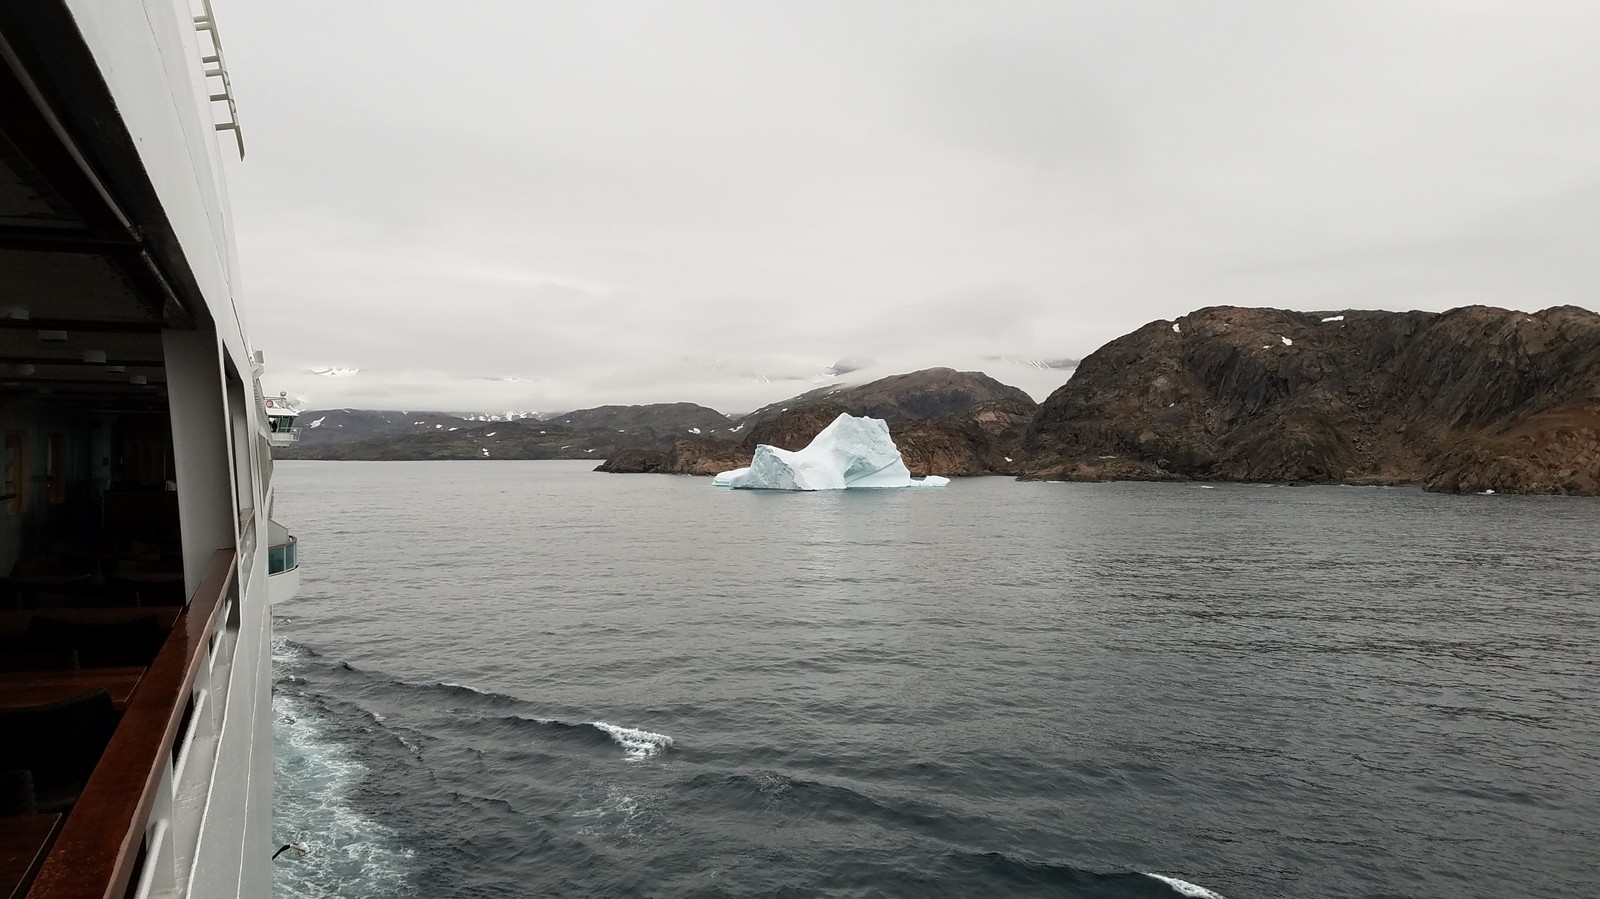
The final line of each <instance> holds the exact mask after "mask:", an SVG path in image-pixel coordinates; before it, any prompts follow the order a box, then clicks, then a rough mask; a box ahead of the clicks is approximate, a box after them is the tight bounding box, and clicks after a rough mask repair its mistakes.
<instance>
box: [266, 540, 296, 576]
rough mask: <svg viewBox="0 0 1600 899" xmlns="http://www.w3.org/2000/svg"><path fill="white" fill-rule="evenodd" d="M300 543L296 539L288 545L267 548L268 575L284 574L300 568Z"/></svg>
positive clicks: (281, 544) (282, 544)
mask: <svg viewBox="0 0 1600 899" xmlns="http://www.w3.org/2000/svg"><path fill="white" fill-rule="evenodd" d="M299 550H300V541H299V540H297V539H295V538H294V537H290V538H289V542H288V543H280V544H278V545H277V546H269V547H267V574H268V575H273V574H283V573H284V572H285V571H293V570H294V569H296V568H299V567H300V559H299Z"/></svg>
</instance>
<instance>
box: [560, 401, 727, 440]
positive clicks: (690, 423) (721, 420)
mask: <svg viewBox="0 0 1600 899" xmlns="http://www.w3.org/2000/svg"><path fill="white" fill-rule="evenodd" d="M548 421H549V423H550V424H556V425H566V426H570V427H574V428H583V429H588V428H611V429H613V430H619V429H620V430H642V429H645V428H648V429H650V430H653V431H656V432H659V433H663V434H677V433H692V434H698V433H704V432H709V431H715V430H727V428H728V427H729V426H730V425H732V424H733V421H732V420H730V419H729V418H728V417H727V416H726V415H723V414H722V413H721V412H718V411H717V410H715V409H712V408H709V407H706V406H701V405H699V404H697V403H651V404H648V405H643V406H596V407H595V408H593V409H578V410H575V411H572V412H567V413H564V414H561V415H552V416H550V418H549V419H548Z"/></svg>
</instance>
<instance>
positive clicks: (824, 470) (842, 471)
mask: <svg viewBox="0 0 1600 899" xmlns="http://www.w3.org/2000/svg"><path fill="white" fill-rule="evenodd" d="M711 483H712V486H714V487H734V488H743V489H749V490H844V489H847V488H879V489H882V488H889V487H943V486H944V485H946V484H948V483H950V479H949V478H942V477H939V476H938V475H929V476H927V477H925V478H922V479H921V480H918V479H916V478H913V477H912V476H911V471H910V470H909V469H907V468H906V463H905V461H904V460H902V459H901V458H900V450H899V448H898V447H896V446H895V445H894V440H893V438H891V437H890V436H889V425H888V424H886V423H885V422H884V421H883V419H881V418H857V417H855V416H854V415H850V414H848V413H845V414H842V415H840V416H839V417H838V418H835V419H834V420H833V423H832V424H830V425H828V426H827V427H826V428H823V429H822V433H820V434H818V435H817V436H816V438H815V439H813V440H812V441H811V443H810V444H809V445H808V446H807V447H806V448H805V449H803V450H794V451H791V450H785V449H778V448H777V447H775V446H767V445H766V444H764V443H763V444H761V445H759V446H757V447H756V452H755V455H754V456H753V457H751V459H750V467H749V468H739V469H735V470H733V471H725V472H723V473H722V474H719V475H717V476H716V478H715V479H714V480H713V481H712V482H711Z"/></svg>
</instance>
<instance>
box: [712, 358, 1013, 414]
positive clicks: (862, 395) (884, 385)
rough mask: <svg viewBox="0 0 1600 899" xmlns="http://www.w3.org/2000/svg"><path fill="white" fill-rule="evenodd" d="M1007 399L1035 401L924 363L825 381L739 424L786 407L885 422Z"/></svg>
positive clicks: (981, 378) (985, 379) (975, 374)
mask: <svg viewBox="0 0 1600 899" xmlns="http://www.w3.org/2000/svg"><path fill="white" fill-rule="evenodd" d="M989 402H1010V403H1017V404H1022V405H1026V406H1027V407H1028V408H1030V409H1031V408H1034V407H1036V406H1037V405H1038V404H1037V403H1035V402H1034V401H1033V398H1032V397H1030V396H1028V394H1027V393H1025V392H1023V391H1022V390H1021V389H1019V388H1016V387H1012V386H1011V385H1009V384H1002V383H1000V382H999V381H996V380H995V379H994V378H991V377H989V376H988V375H986V374H984V373H983V372H981V371H956V370H955V369H953V368H925V369H922V370H921V371H914V372H908V373H906V374H900V375H890V376H889V377H887V378H879V379H878V380H876V381H869V382H868V383H866V384H856V385H852V386H825V387H818V388H817V389H815V390H811V391H808V392H806V393H802V394H800V395H799V396H795V397H790V398H789V399H786V400H781V401H779V402H776V403H771V404H769V405H766V406H763V407H761V408H760V409H757V410H756V411H754V412H752V413H750V414H749V415H746V416H744V417H743V418H742V419H741V422H740V423H741V424H743V425H744V426H746V427H755V426H756V425H759V424H760V423H761V422H763V421H766V420H767V419H769V418H773V417H775V416H777V415H779V414H781V413H783V412H785V411H788V410H790V409H800V408H804V407H807V406H816V405H819V404H822V403H829V404H832V405H835V406H838V407H840V408H842V409H845V410H848V411H849V412H850V414H852V415H865V416H870V417H872V418H881V419H883V420H885V421H890V422H893V421H897V420H899V419H903V418H939V417H943V416H949V415H960V414H962V413H965V412H966V411H968V410H970V409H973V408H975V407H977V406H979V405H982V404H983V403H989Z"/></svg>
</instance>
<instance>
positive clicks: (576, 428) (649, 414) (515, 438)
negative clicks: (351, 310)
mask: <svg viewBox="0 0 1600 899" xmlns="http://www.w3.org/2000/svg"><path fill="white" fill-rule="evenodd" d="M297 423H298V424H299V427H300V440H299V442H298V443H297V444H295V445H294V446H292V447H287V448H285V449H283V450H279V451H278V452H277V455H278V456H279V458H284V459H346V460H361V459H366V460H405V459H477V458H485V457H487V458H498V459H595V458H607V457H609V456H611V455H612V454H613V453H615V452H617V451H619V450H620V449H623V448H627V447H634V446H637V447H652V448H658V449H666V448H669V447H671V446H672V442H673V440H674V439H675V438H676V437H678V436H685V437H687V436H692V435H694V434H698V433H702V432H709V431H711V430H714V429H721V430H722V431H724V432H726V431H727V430H728V429H729V427H730V426H731V425H732V422H731V421H729V420H728V418H727V417H725V416H724V415H722V413H720V412H717V411H716V410H715V409H708V408H706V407H705V406H699V405H696V404H694V403H658V404H654V405H646V406H600V407H597V408H594V409H578V410H575V411H572V412H568V413H566V414H564V415H559V416H554V417H552V418H551V419H550V420H548V421H544V420H540V419H536V418H516V419H513V420H509V421H504V420H502V421H489V422H485V421H482V420H476V419H470V420H469V419H466V418H462V417H460V416H455V415H449V414H446V413H442V412H398V411H388V412H384V411H369V410H362V409H330V410H319V411H314V412H305V413H302V414H301V415H300V416H298V418H297ZM485 450H487V451H488V452H487V453H485V452H484V451H485Z"/></svg>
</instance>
